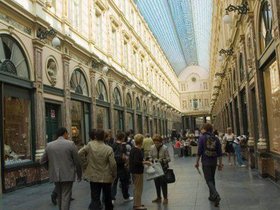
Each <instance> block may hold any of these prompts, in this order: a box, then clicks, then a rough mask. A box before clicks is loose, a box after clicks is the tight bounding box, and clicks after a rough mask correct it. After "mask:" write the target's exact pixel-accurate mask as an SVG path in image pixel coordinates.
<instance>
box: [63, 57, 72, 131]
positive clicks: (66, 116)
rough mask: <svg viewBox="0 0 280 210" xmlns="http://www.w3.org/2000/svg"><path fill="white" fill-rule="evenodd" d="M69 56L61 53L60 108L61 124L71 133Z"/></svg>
mask: <svg viewBox="0 0 280 210" xmlns="http://www.w3.org/2000/svg"><path fill="white" fill-rule="evenodd" d="M70 59H71V58H70V56H69V55H66V54H63V55H62V65H63V81H64V83H63V85H64V104H63V109H62V125H63V126H64V127H65V128H66V129H67V130H68V132H69V133H70V134H71V112H70V111H71V93H70V75H69V63H70Z"/></svg>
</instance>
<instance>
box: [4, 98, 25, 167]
mask: <svg viewBox="0 0 280 210" xmlns="http://www.w3.org/2000/svg"><path fill="white" fill-rule="evenodd" d="M30 106H31V105H30V100H29V99H23V98H21V97H14V96H5V97H4V159H5V165H12V164H17V163H23V162H28V161H30V160H31V115H30Z"/></svg>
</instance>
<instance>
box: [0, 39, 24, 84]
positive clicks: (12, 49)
mask: <svg viewBox="0 0 280 210" xmlns="http://www.w3.org/2000/svg"><path fill="white" fill-rule="evenodd" d="M0 71H2V72H6V73H8V74H11V75H14V76H17V77H20V78H23V79H29V68H28V64H27V59H26V57H25V55H24V52H23V50H22V48H21V47H20V46H19V44H18V43H17V41H16V40H15V39H13V38H12V37H10V36H8V35H0Z"/></svg>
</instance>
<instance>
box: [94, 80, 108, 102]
mask: <svg viewBox="0 0 280 210" xmlns="http://www.w3.org/2000/svg"><path fill="white" fill-rule="evenodd" d="M96 92H97V98H98V99H99V100H101V101H105V102H108V94H107V90H106V87H105V84H104V82H103V81H102V80H98V82H97V87H96Z"/></svg>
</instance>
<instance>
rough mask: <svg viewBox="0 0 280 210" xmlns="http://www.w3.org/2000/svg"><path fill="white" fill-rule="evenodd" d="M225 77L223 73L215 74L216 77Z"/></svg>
mask: <svg viewBox="0 0 280 210" xmlns="http://www.w3.org/2000/svg"><path fill="white" fill-rule="evenodd" d="M224 76H225V73H221V72H217V73H215V77H224ZM214 87H215V86H214Z"/></svg>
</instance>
